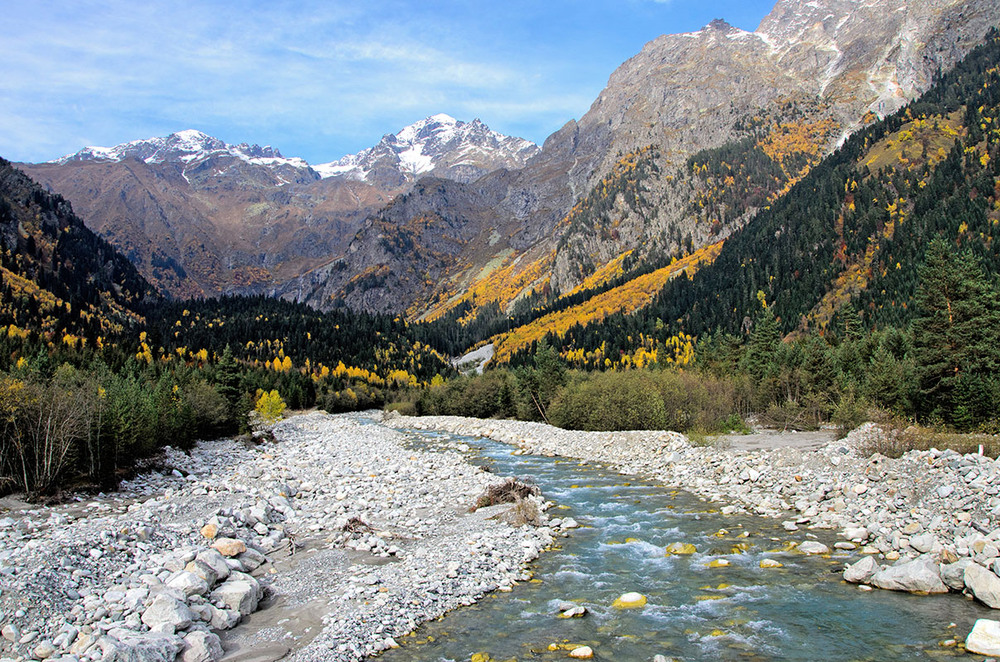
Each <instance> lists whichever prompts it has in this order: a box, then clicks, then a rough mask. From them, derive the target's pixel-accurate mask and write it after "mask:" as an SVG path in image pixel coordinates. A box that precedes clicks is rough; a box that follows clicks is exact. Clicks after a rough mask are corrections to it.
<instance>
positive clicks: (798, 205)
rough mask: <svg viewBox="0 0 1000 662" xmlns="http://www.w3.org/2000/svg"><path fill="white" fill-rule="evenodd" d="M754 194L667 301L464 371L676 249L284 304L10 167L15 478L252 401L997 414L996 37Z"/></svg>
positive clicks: (222, 430)
mask: <svg viewBox="0 0 1000 662" xmlns="http://www.w3.org/2000/svg"><path fill="white" fill-rule="evenodd" d="M740 141H742V142H737V143H734V144H733V145H731V146H729V147H727V148H721V149H719V150H714V151H713V153H712V154H703V155H701V156H702V157H704V158H700V157H699V158H694V157H692V159H693V160H692V161H691V162H690V163H689V164H688V167H691V164H702V165H705V167H706V168H707V167H708V166H709V165H711V164H712V163H715V162H716V161H718V163H720V164H721V163H723V162H724V161H725V160H726V159H731V158H732V155H738V154H748V155H749V156H748V157H747V158H748V159H750V160H749V161H747V162H746V163H743V164H742V166H741V167H742V168H743V169H744V170H743V171H741V172H743V174H744V175H745V176H746V178H747V180H748V181H750V182H751V183H752V182H753V181H756V180H754V177H755V176H761V177H763V176H764V175H766V174H768V173H770V174H771V175H773V174H774V173H771V172H770V170H767V168H771V169H772V170H773V168H774V164H773V163H771V164H770V165H767V164H768V161H767V159H766V158H765V155H764V154H763V153H759V150H756V151H755V149H752V148H751V143H750V142H748V141H747V139H745V138H741V139H740ZM713 159H715V160H713ZM758 162H759V163H760V164H763V165H760V168H763V169H764V170H766V172H763V173H761V172H757V171H756V170H754V167H755V166H754V164H755V163H758ZM719 167H721V166H719ZM748 169H749V170H748ZM772 179H773V177H772ZM622 186H625V184H623V185H622ZM626 188H627V187H626ZM634 188H635V189H636V190H639V189H638V187H634ZM759 188H760V187H747V188H746V190H743V191H742V192H741V191H730V192H728V193H727V194H728V195H729V196H730V198H732V199H729V198H727V199H726V204H725V207H726V208H727V209H736V210H738V211H739V212H740V213H743V212H745V211H746V210H749V209H756V208H758V207H760V210H759V211H758V212H757V213H756V214H755V215H754V216H753V217H752V218H751V219H750V221H749V222H748V223H747V224H746V225H745V226H744V227H743V228H742V229H741V230H738V231H736V232H735V233H734V234H733V235H732V236H730V237H729V238H727V239H726V240H725V242H724V244H723V245H722V246H721V249H720V250H719V252H718V255H717V256H716V257H714V260H710V263H706V264H705V265H704V266H703V267H701V268H700V269H699V270H698V271H696V272H693V273H692V274H691V275H689V274H688V273H687V272H684V271H681V272H680V275H678V276H676V277H674V278H673V279H672V280H669V281H668V282H667V283H666V285H665V286H664V287H663V288H662V290H660V291H659V293H658V294H656V295H655V296H654V297H653V299H652V301H651V303H649V305H646V306H644V307H641V308H639V309H638V310H636V311H634V312H629V313H625V312H619V313H613V314H610V315H608V316H606V317H604V318H603V319H601V320H599V321H593V322H590V323H587V324H584V323H579V324H576V325H574V326H571V327H570V328H569V329H568V331H565V332H562V333H555V332H550V333H549V334H548V336H546V337H545V338H544V340H542V341H540V342H532V343H531V344H529V345H527V346H525V347H523V348H521V349H518V350H517V351H513V352H510V354H509V359H508V360H507V361H506V362H505V363H503V364H501V365H490V366H488V368H487V370H486V371H485V373H484V374H482V375H480V376H460V375H459V374H458V373H457V372H455V371H454V370H453V369H452V367H451V364H450V362H449V357H450V356H454V355H460V354H461V353H462V352H464V351H465V350H467V349H470V348H473V347H475V346H477V345H481V344H484V343H486V342H489V341H492V342H494V343H495V344H496V345H497V346H498V347H502V343H503V341H504V336H505V333H510V332H511V331H512V330H513V329H516V328H518V327H519V326H522V325H525V324H528V323H529V322H532V321H535V320H538V319H541V318H543V317H544V316H545V315H549V314H552V313H558V312H563V311H567V310H570V309H571V308H572V307H573V306H575V305H578V304H580V303H582V302H584V301H586V300H587V299H589V298H592V297H594V296H597V295H599V294H603V293H606V292H609V291H611V290H613V288H615V287H619V286H622V285H625V284H627V283H628V282H630V280H632V279H635V278H636V277H640V276H643V275H646V274H649V273H651V272H653V271H655V270H656V269H659V268H661V267H663V266H665V265H668V264H670V263H672V261H673V260H674V258H675V257H676V256H660V257H658V258H656V259H655V260H651V261H647V262H638V263H633V262H632V261H627V263H624V264H623V267H622V272H621V274H620V275H619V276H617V277H616V278H614V279H611V280H609V281H607V282H605V283H603V284H601V285H597V286H594V287H592V288H589V289H581V290H579V291H575V292H573V293H572V294H570V295H569V296H566V297H562V298H560V297H557V296H554V295H553V294H552V293H551V292H548V291H544V292H543V291H537V292H535V293H533V294H532V295H530V296H527V297H524V298H522V299H520V300H519V301H517V302H516V303H514V304H513V305H512V306H511V307H510V308H509V309H506V310H502V309H501V308H500V306H498V305H495V304H494V305H491V306H490V305H488V306H484V307H483V308H482V309H480V310H479V312H478V314H477V315H476V316H475V318H474V319H472V320H471V321H469V320H466V319H465V317H466V314H467V313H468V312H469V310H470V307H469V306H464V307H462V306H460V307H458V308H455V309H453V310H452V311H450V312H449V313H448V314H447V315H444V316H442V317H440V318H439V319H437V320H436V321H434V322H429V323H415V322H409V323H408V322H406V321H404V320H403V319H401V318H398V317H391V316H386V315H367V314H360V313H354V312H351V311H348V310H347V309H337V310H334V311H333V312H327V313H320V312H317V311H315V310H313V309H311V308H308V307H305V306H303V305H300V304H294V303H290V302H286V301H279V300H275V299H270V298H266V297H255V298H241V297H228V298H222V299H206V300H194V301H167V300H164V299H163V298H161V297H160V296H159V295H158V294H157V293H156V292H155V290H154V288H152V287H151V286H150V285H149V283H148V282H146V281H145V280H144V279H143V278H142V276H141V275H139V274H138V272H137V271H136V270H135V268H134V267H133V266H132V265H131V264H130V263H129V262H128V261H127V260H126V259H125V258H124V257H122V256H121V255H120V254H119V253H117V252H116V251H115V250H114V249H113V248H112V247H111V246H110V245H109V244H108V243H107V242H105V241H104V240H102V239H100V238H99V237H97V236H96V235H94V234H93V233H92V232H90V231H89V230H88V229H87V228H86V227H85V226H84V224H83V222H82V221H81V220H80V219H79V218H78V217H77V216H76V215H75V214H74V213H73V211H72V209H71V207H70V205H69V203H68V202H67V201H65V200H64V199H62V198H61V197H60V196H59V195H57V194H52V193H49V192H47V191H45V190H43V189H42V188H40V187H39V186H37V185H36V184H34V183H33V182H31V181H30V180H29V179H28V178H27V177H25V176H24V175H23V174H22V173H20V172H19V171H17V170H16V169H15V168H13V167H12V166H11V165H10V164H9V163H7V162H6V161H2V162H0V273H2V276H3V280H2V286H0V350H2V351H0V428H2V429H0V492H4V491H11V490H23V491H26V492H29V493H31V494H33V495H36V496H40V495H46V494H51V493H53V492H55V491H58V490H59V489H63V488H66V487H68V486H84V485H90V486H94V487H99V488H104V487H109V486H113V485H115V484H116V483H117V481H118V480H119V479H120V478H121V477H122V476H123V475H126V474H127V472H128V471H130V470H132V469H133V468H134V467H135V466H136V465H137V463H138V462H141V461H142V460H144V459H145V458H148V457H150V456H152V455H154V454H155V452H156V450H157V449H158V448H161V447H162V446H164V445H171V446H179V447H182V448H184V447H189V446H190V445H191V444H193V443H194V441H195V440H197V439H200V438H208V437H214V436H219V435H229V434H237V433H239V432H241V431H245V430H246V429H247V427H248V425H249V422H250V419H251V418H252V417H251V416H250V413H251V412H253V411H266V412H272V411H274V410H275V409H277V410H280V409H281V407H282V406H287V407H289V408H292V409H302V408H309V407H321V408H323V409H326V410H327V411H331V412H334V411H352V410H362V409H367V408H372V407H376V408H381V407H383V406H388V407H390V408H393V409H396V410H399V411H402V412H406V413H413V414H434V413H442V414H463V415H472V416H481V417H491V416H500V417H518V418H525V419H531V420H541V421H546V422H550V423H552V424H555V425H560V426H563V427H567V428H575V429H629V428H671V429H677V430H682V431H688V432H692V433H714V432H724V431H729V430H743V429H745V428H746V422H745V421H746V419H747V418H748V417H750V416H755V417H757V420H759V421H760V422H762V423H764V424H769V425H775V426H779V427H791V428H810V427H815V426H818V425H821V424H824V423H829V422H833V423H835V424H837V425H838V426H840V427H841V428H843V429H845V430H846V429H849V428H851V427H852V426H855V425H857V424H860V423H861V422H863V421H865V420H867V419H870V418H872V417H882V418H883V419H886V418H894V419H896V420H899V421H905V422H907V423H919V424H921V425H926V426H936V427H940V428H944V429H949V430H956V431H960V432H969V431H980V432H990V433H995V432H998V431H1000V430H998V427H1000V377H998V370H1000V298H998V291H1000V290H998V281H997V276H998V274H1000V245H998V243H997V241H998V240H1000V236H998V233H1000V228H998V226H1000V36H998V34H997V33H996V31H994V32H992V33H991V34H990V35H989V36H988V37H987V39H986V41H985V43H984V44H983V45H982V46H980V47H979V48H978V49H976V50H975V51H973V52H972V53H971V54H970V55H969V56H968V57H967V58H965V60H964V61H963V62H962V63H961V64H959V65H958V66H957V67H956V68H955V69H954V70H953V71H951V72H948V73H945V74H943V75H941V76H940V77H939V79H938V81H937V82H936V84H935V85H934V86H933V88H932V89H931V90H930V91H929V92H927V93H926V94H924V95H923V96H922V97H921V98H920V99H918V100H916V101H914V102H913V103H911V104H909V105H908V106H906V107H905V108H903V109H902V110H901V111H900V112H898V113H896V114H894V115H892V116H890V117H887V118H885V119H882V120H879V121H873V122H871V123H869V124H868V125H867V126H865V127H864V128H861V129H859V130H858V131H856V132H855V133H854V134H853V135H852V136H851V137H849V138H848V139H847V140H846V141H845V142H844V144H843V145H842V146H841V147H840V148H839V149H837V150H836V151H835V152H834V153H833V154H831V155H830V156H829V157H827V158H826V159H824V160H823V161H821V162H819V163H818V164H816V165H815V166H814V167H812V169H811V170H810V171H809V172H808V174H807V175H805V177H803V178H802V179H801V180H800V181H798V182H797V183H796V184H795V185H794V186H791V188H790V189H789V190H788V191H787V192H785V193H784V194H783V195H780V196H779V197H774V196H762V195H761V194H760V191H759ZM629 190H631V189H629ZM637 195H638V194H637ZM748 196H752V199H751V197H748ZM595 204H596V203H595ZM762 205H763V206H762ZM581 222H582V221H581Z"/></svg>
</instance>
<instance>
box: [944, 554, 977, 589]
mask: <svg viewBox="0 0 1000 662" xmlns="http://www.w3.org/2000/svg"><path fill="white" fill-rule="evenodd" d="M970 565H975V562H974V561H973V560H972V559H959V560H958V561H956V562H954V563H945V564H943V565H942V566H941V580H942V581H943V582H944V583H945V584H947V585H948V587H949V588H951V589H952V590H955V591H961V590H962V589H964V588H965V569H966V568H968V567H969V566H970Z"/></svg>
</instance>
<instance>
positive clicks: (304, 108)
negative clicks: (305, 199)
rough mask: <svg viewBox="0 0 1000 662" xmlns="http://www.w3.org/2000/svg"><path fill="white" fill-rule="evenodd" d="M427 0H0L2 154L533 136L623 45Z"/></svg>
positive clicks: (563, 115) (511, 6)
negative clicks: (145, 141)
mask: <svg viewBox="0 0 1000 662" xmlns="http://www.w3.org/2000/svg"><path fill="white" fill-rule="evenodd" d="M560 1H562V0H553V2H556V3H557V4H558V2H560ZM608 1H609V4H608V11H609V12H615V11H616V8H617V6H616V5H615V3H614V2H610V0H608ZM635 1H636V0H629V2H635ZM644 1H647V2H648V0H644ZM657 1H659V0H657ZM570 4H572V3H570ZM422 5H423V3H421V5H417V4H414V3H410V2H407V1H405V0H366V1H365V2H356V1H354V0H352V1H350V2H348V1H347V0H329V1H322V0H297V1H295V2H292V1H291V0H272V2H269V3H267V4H264V3H262V2H228V1H226V0H203V1H200V0H150V1H147V2H135V1H134V0H106V1H104V2H95V1H93V0H36V1H35V2H30V3H29V2H22V3H7V7H6V14H7V15H6V16H5V24H6V25H8V26H17V27H16V29H8V30H6V31H5V35H4V38H3V39H2V40H0V61H2V62H4V75H3V76H0V102H2V109H0V155H4V156H9V157H11V158H15V159H24V160H44V159H49V158H55V157H57V156H60V155H62V154H64V153H67V152H72V151H75V150H76V149H78V148H79V147H81V146H82V145H83V144H84V143H90V144H93V143H97V144H114V143H116V142H122V141H125V140H131V139H135V138H142V137H147V136H150V135H162V133H165V132H169V131H175V130H179V129H182V128H189V127H191V128H200V129H202V130H205V131H208V132H209V133H215V134H216V135H219V137H220V138H223V139H225V140H228V141H230V142H239V141H244V140H246V141H251V142H261V143H264V142H270V143H272V144H274V145H275V146H277V147H279V148H281V149H282V150H283V151H284V152H285V153H286V154H289V155H299V156H304V157H306V158H308V159H310V160H313V161H317V160H321V159H323V160H325V159H331V158H336V157H338V156H340V155H342V154H344V153H346V152H350V151H356V150H357V149H360V148H362V147H365V146H368V145H369V144H371V143H372V142H373V141H374V140H377V139H378V137H380V136H381V135H382V134H383V133H386V132H391V131H395V130H398V129H399V128H400V127H401V126H403V125H404V124H407V123H410V122H413V121H415V120H417V119H420V118H421V117H423V116H426V115H430V114H433V113H435V112H449V113H451V114H453V115H455V116H456V117H460V118H461V119H472V117H475V116H478V117H480V118H481V119H483V121H485V122H487V124H490V125H491V126H494V128H497V129H499V130H505V128H504V127H505V125H506V126H510V127H517V128H519V129H521V130H522V131H523V132H524V133H528V134H529V135H527V136H526V137H529V138H532V139H534V140H538V141H540V140H542V139H544V138H545V135H546V132H547V131H549V130H551V129H552V127H558V126H561V125H562V124H563V123H564V122H565V121H567V120H569V119H570V118H572V117H579V116H580V115H581V114H582V113H583V112H585V111H586V109H587V108H588V107H589V105H590V103H591V101H592V100H593V99H594V97H595V96H596V94H597V93H598V92H599V91H600V88H601V86H602V85H603V83H604V81H605V80H606V79H607V76H608V75H609V74H610V73H611V69H612V68H613V66H614V65H615V64H617V63H618V62H620V61H622V59H624V57H627V56H628V55H630V54H631V53H630V52H628V51H626V52H625V53H624V55H614V56H612V57H609V58H608V59H607V62H608V64H602V65H601V67H599V68H597V69H596V70H587V69H586V67H587V66H588V63H590V62H591V61H590V60H587V59H586V58H587V57H588V56H589V55H591V54H592V53H593V52H596V51H598V50H599V49H600V48H601V47H603V44H604V43H605V42H606V41H607V39H606V36H607V35H608V34H609V32H608V31H609V30H610V29H611V28H609V27H607V26H602V25H600V24H599V23H597V24H595V23H594V21H590V20H587V21H582V19H581V21H582V22H581V23H578V24H574V23H571V22H569V19H572V15H571V14H566V11H567V10H568V9H569V7H564V8H561V9H560V7H554V8H548V6H547V5H546V6H545V7H546V8H544V9H543V8H542V5H536V4H534V3H532V2H529V1H528V0H508V2H506V3H505V5H504V6H502V7H500V6H498V7H496V8H492V7H491V8H489V11H492V12H494V13H493V14H489V16H485V14H486V11H487V10H486V9H483V8H482V7H480V6H478V5H472V4H469V3H467V2H464V1H460V0H440V2H435V3H430V4H429V5H427V6H422ZM646 6H647V7H650V6H652V5H649V4H647V5H646ZM543 12H557V13H558V14H559V15H560V16H566V17H567V21H564V23H565V25H564V24H561V23H558V22H552V21H548V22H547V23H546V22H545V21H544V19H546V18H550V17H549V15H548V14H544V13H543ZM525 15H527V18H526V17H525ZM626 18H627V17H626ZM494 19H495V20H502V21H504V25H503V26H502V27H500V28H497V27H495V26H494V25H493V23H494V22H495V20H494ZM623 20H624V19H623ZM526 21H528V22H526ZM532 21H533V23H530V22H532ZM540 25H545V28H544V30H543V31H542V32H541V33H540V32H539V30H541V28H538V29H536V28H537V26H540ZM581 25H582V26H583V27H585V28H586V30H588V31H590V32H584V31H583V28H581ZM641 44H642V41H641V40H636V44H635V47H634V50H638V48H639V47H640V46H641ZM633 52H634V51H633ZM589 66H590V67H591V69H593V65H592V63H591V64H589Z"/></svg>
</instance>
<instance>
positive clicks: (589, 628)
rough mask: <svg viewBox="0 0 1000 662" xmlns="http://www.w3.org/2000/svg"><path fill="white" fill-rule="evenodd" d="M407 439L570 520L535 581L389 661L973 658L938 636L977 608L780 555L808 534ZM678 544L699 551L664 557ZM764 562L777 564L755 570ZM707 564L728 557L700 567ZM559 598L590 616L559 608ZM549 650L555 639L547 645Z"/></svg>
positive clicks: (645, 488) (574, 466) (457, 616)
mask: <svg viewBox="0 0 1000 662" xmlns="http://www.w3.org/2000/svg"><path fill="white" fill-rule="evenodd" d="M409 434H410V435H411V438H412V443H413V445H414V446H415V447H425V448H428V449H430V448H434V447H440V446H441V445H442V444H446V443H449V442H456V441H458V442H461V443H465V444H468V445H469V447H470V451H469V454H470V455H471V457H470V460H471V461H472V462H474V463H476V464H481V465H485V466H489V467H490V469H491V470H492V471H494V472H495V473H497V474H498V475H501V476H508V475H510V476H521V477H525V478H528V479H530V480H532V481H534V482H535V484H537V485H538V486H539V487H540V488H541V489H542V493H543V495H544V496H545V498H547V499H549V500H551V501H553V502H555V503H556V504H557V506H558V508H559V509H558V510H555V509H554V510H552V511H550V514H551V515H552V516H553V517H569V516H571V517H573V518H574V519H576V520H577V521H578V522H579V523H580V524H581V525H582V528H580V529H576V530H574V531H573V532H572V534H571V536H570V537H568V538H561V539H559V542H558V544H557V546H556V548H554V549H552V550H551V551H548V552H546V553H544V554H543V555H542V556H541V557H540V558H539V559H538V560H537V561H535V562H534V563H533V564H532V566H531V569H532V571H533V572H534V579H533V580H532V581H530V582H524V583H521V584H519V585H518V586H516V587H515V588H514V590H513V591H512V592H510V593H496V594H493V595H490V596H487V597H486V598H485V599H484V600H482V601H480V602H479V603H477V604H476V605H473V606H470V607H465V608H462V609H458V610H455V611H453V612H451V613H449V614H447V615H446V616H445V617H444V618H442V619H440V620H438V621H434V622H432V623H428V624H426V625H424V626H421V627H420V628H419V630H418V631H417V632H416V633H414V635H413V636H410V637H404V638H402V640H401V641H400V643H401V644H402V647H401V648H399V649H396V650H392V651H388V652H386V653H385V654H383V655H382V656H381V658H380V659H382V660H385V661H386V662H396V661H402V660H407V661H424V660H426V661H429V662H442V661H455V662H462V661H468V660H470V658H471V657H472V655H474V654H476V653H488V654H489V656H490V658H491V659H493V660H498V661H506V660H511V659H516V660H519V661H521V662H524V661H527V660H567V659H569V658H568V652H567V650H566V648H565V647H566V646H572V645H588V646H591V647H592V648H593V649H594V651H595V656H594V659H597V660H621V661H624V662H630V661H640V660H641V661H645V662H648V661H649V660H651V659H652V658H653V656H654V655H656V654H662V655H665V656H667V657H668V658H670V657H675V658H677V659H679V660H740V661H751V662H753V661H764V660H803V661H805V660H809V661H810V662H813V661H816V660H824V661H832V660H846V661H852V660H939V659H942V658H944V659H948V658H952V657H953V656H956V655H958V656H961V657H965V658H968V659H970V660H974V659H982V658H979V657H978V656H973V655H966V654H963V653H962V652H961V651H960V650H959V649H956V648H954V647H947V646H942V645H941V643H942V642H945V641H947V640H949V639H958V640H959V641H961V640H963V639H964V637H965V635H966V634H967V633H968V632H969V630H970V629H971V627H972V623H973V622H974V621H975V619H976V618H981V617H988V616H989V614H990V610H989V609H987V608H985V607H983V606H981V605H978V604H977V603H973V602H971V601H969V600H967V599H966V598H964V597H962V596H960V595H954V594H952V595H945V596H930V597H921V596H914V595H909V594H901V593H894V592H890V591H878V590H876V591H871V592H863V591H861V590H859V589H858V588H857V587H856V586H852V585H848V584H846V583H844V582H843V581H842V579H841V571H842V570H843V567H844V563H845V562H850V561H853V560H855V559H856V558H857V556H856V555H854V554H853V553H850V552H838V553H835V554H833V555H831V556H830V557H828V558H824V557H817V556H805V555H802V554H799V553H795V552H786V551H780V550H782V548H783V547H784V545H785V544H786V543H787V542H789V541H802V540H805V539H806V536H807V533H808V532H807V531H806V530H800V531H796V532H793V533H788V532H786V531H784V530H783V529H782V528H781V527H780V525H779V523H778V522H775V521H773V520H770V519H765V518H755V517H748V516H724V515H721V514H719V513H718V512H717V511H716V510H715V508H714V507H713V506H712V505H711V504H709V503H706V502H703V501H701V500H700V499H699V498H697V497H695V496H693V495H691V494H689V493H686V492H683V491H678V490H673V489H670V488H666V487H663V486H660V485H658V484H656V483H654V482H652V481H648V480H643V479H641V478H635V477H624V476H621V475H619V474H618V473H616V472H614V471H611V470H609V469H606V468H601V467H598V466H593V465H587V466H581V465H580V463H579V462H577V461H575V460H565V459H559V458H548V457H540V456H533V455H513V454H512V450H513V449H512V448H511V447H510V446H506V445H503V444H499V443H496V442H493V441H490V440H486V439H479V438H469V437H458V436H454V435H445V434H440V433H432V432H424V431H412V432H410V433H409ZM815 534H817V535H818V536H819V539H820V541H821V542H825V543H827V544H828V545H830V546H831V547H832V545H833V543H834V542H835V539H834V538H832V537H831V536H830V535H829V532H823V531H816V532H815ZM675 541H680V542H687V543H692V544H694V545H695V546H696V547H697V550H698V552H697V553H696V554H694V555H691V556H671V557H668V556H665V555H664V547H665V546H666V545H668V544H670V543H671V542H675ZM737 545H740V547H742V548H743V549H740V548H737V547H736V546H737ZM765 557H768V558H773V559H775V560H777V561H779V562H781V563H782V564H784V567H782V568H775V569H762V568H760V567H759V563H760V561H761V559H763V558H765ZM717 559H727V560H728V561H729V563H730V565H729V566H728V567H710V566H709V565H708V564H709V563H711V562H712V561H713V560H717ZM629 591H639V592H641V593H643V594H645V595H646V596H647V597H648V600H649V602H648V604H647V606H646V607H645V608H643V609H628V610H621V609H616V608H614V607H612V602H613V601H614V600H615V598H617V597H618V596H619V595H621V594H622V593H626V592H629ZM560 601H571V602H575V603H578V604H581V605H583V606H585V607H586V608H587V609H588V610H589V613H588V614H587V615H586V616H585V617H583V618H576V619H559V618H556V613H557V612H556V609H557V604H558V603H559V602H560ZM952 623H954V624H955V625H954V626H953V627H949V624H952ZM552 644H557V645H559V646H560V647H561V648H560V649H559V650H550V646H551V645H552Z"/></svg>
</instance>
